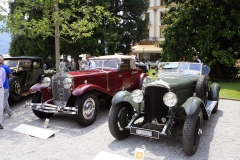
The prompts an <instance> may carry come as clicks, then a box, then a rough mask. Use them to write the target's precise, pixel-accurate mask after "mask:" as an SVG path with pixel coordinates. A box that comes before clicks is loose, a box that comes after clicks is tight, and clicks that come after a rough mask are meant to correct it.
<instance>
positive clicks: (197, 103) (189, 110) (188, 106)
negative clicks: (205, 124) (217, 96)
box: [181, 97, 207, 116]
mask: <svg viewBox="0 0 240 160" xmlns="http://www.w3.org/2000/svg"><path fill="white" fill-rule="evenodd" d="M181 107H182V108H184V110H185V112H186V114H187V116H191V115H193V114H194V113H196V111H197V109H198V108H199V107H201V108H202V110H203V113H207V112H206V109H205V107H204V103H203V101H202V100H201V99H200V98H198V97H190V98H188V99H187V101H186V102H185V103H184V104H183V105H182V106H181Z"/></svg>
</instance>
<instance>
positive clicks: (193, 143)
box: [182, 107, 203, 156]
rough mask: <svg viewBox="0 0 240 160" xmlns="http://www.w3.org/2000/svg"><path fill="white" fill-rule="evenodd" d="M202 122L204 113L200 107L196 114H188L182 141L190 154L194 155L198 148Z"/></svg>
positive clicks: (186, 151) (185, 150) (185, 149)
mask: <svg viewBox="0 0 240 160" xmlns="http://www.w3.org/2000/svg"><path fill="white" fill-rule="evenodd" d="M202 123H203V113H202V109H201V108H200V107H199V108H198V109H197V111H196V113H195V114H193V115H192V116H188V117H187V118H186V120H185V123H184V126H183V136H182V143H183V150H184V152H185V153H186V154H187V155H189V156H191V155H193V154H194V153H195V152H196V151H197V149H198V145H199V141H200V138H201V134H202Z"/></svg>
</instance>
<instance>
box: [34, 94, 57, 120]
mask: <svg viewBox="0 0 240 160" xmlns="http://www.w3.org/2000/svg"><path fill="white" fill-rule="evenodd" d="M41 99H42V94H41V92H38V91H37V92H36V93H34V94H33V97H32V103H41ZM32 111H33V113H34V114H35V115H36V116H37V117H38V118H41V119H45V118H49V117H52V116H53V115H54V113H45V112H41V111H37V110H34V109H33V110H32Z"/></svg>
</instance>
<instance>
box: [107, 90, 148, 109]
mask: <svg viewBox="0 0 240 160" xmlns="http://www.w3.org/2000/svg"><path fill="white" fill-rule="evenodd" d="M121 102H127V103H130V105H131V106H132V107H133V108H134V109H135V110H137V111H138V110H142V109H143V108H144V101H142V102H141V103H135V102H134V101H133V100H132V97H131V93H130V92H128V91H126V90H124V91H119V92H118V93H117V94H115V96H114V97H113V99H112V106H116V105H117V104H119V103H121ZM139 107H140V108H139Z"/></svg>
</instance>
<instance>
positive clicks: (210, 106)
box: [206, 100, 218, 117]
mask: <svg viewBox="0 0 240 160" xmlns="http://www.w3.org/2000/svg"><path fill="white" fill-rule="evenodd" d="M217 103H218V101H210V100H208V101H207V106H206V111H207V115H208V117H209V116H210V115H211V113H212V110H213V109H214V107H215V106H216V104H217Z"/></svg>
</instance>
